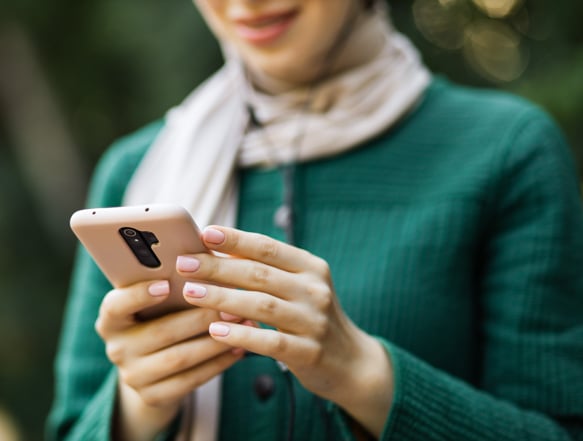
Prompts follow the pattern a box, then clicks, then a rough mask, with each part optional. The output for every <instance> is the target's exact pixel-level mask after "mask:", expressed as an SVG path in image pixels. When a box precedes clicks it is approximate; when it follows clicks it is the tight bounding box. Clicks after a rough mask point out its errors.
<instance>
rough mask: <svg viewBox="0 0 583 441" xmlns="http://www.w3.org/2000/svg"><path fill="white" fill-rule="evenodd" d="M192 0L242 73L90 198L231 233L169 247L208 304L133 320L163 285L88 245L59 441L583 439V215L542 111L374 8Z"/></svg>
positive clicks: (150, 130) (124, 159)
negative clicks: (204, 251)
mask: <svg viewBox="0 0 583 441" xmlns="http://www.w3.org/2000/svg"><path fill="white" fill-rule="evenodd" d="M197 5H198V7H199V9H200V10H201V12H202V14H203V16H204V17H205V19H206V21H207V22H208V23H209V25H210V26H211V28H212V30H213V32H214V33H215V34H216V36H217V37H218V38H219V40H220V42H221V43H222V45H223V48H224V51H225V54H226V59H227V62H226V64H225V67H224V68H223V69H222V70H221V71H219V72H218V73H217V74H215V75H214V76H213V77H212V78H211V79H210V80H209V81H207V82H206V83H205V84H204V85H202V86H201V87H200V88H199V89H198V90H196V91H195V92H194V93H193V94H192V95H191V96H190V97H188V99H187V100H186V101H185V102H184V103H183V104H181V105H180V106H179V107H178V108H176V109H174V110H173V111H172V112H171V113H170V114H169V115H168V116H167V118H166V119H165V120H164V121H163V122H160V123H156V124H153V125H151V126H149V127H147V128H145V129H143V130H141V131H139V132H138V133H136V134H134V135H132V136H130V137H128V138H125V139H123V140H121V141H120V142H118V143H117V144H116V145H115V146H114V147H113V148H112V149H110V150H109V152H108V153H107V154H106V155H105V157H104V158H103V159H102V161H101V163H100V166H99V168H98V170H97V172H96V175H95V177H94V181H93V186H92V191H91V195H90V198H89V205H90V206H113V205H120V204H122V203H123V204H138V203H151V202H175V203H180V204H182V205H184V206H186V207H188V208H189V210H190V211H191V213H192V214H193V216H194V218H195V219H196V220H197V222H198V223H199V224H202V225H209V224H214V226H211V227H208V228H206V229H205V231H204V234H203V238H204V240H205V243H206V245H207V246H208V247H209V248H210V249H211V250H214V251H217V252H218V253H217V254H216V255H193V256H180V257H179V259H178V261H177V271H179V272H180V273H181V274H182V275H184V276H186V277H188V278H189V279H190V280H192V281H191V282H188V283H186V285H185V287H184V297H185V299H186V300H187V301H188V302H189V303H191V304H192V305H194V306H200V307H201V308H193V309H191V310H190V309H189V310H187V311H184V312H180V313H176V314H171V315H168V316H165V317H163V318H160V319H156V320H152V321H148V322H138V321H136V320H135V313H136V312H138V311H140V310H142V309H144V308H146V307H148V306H151V305H154V304H156V303H159V302H163V301H164V299H165V298H166V296H167V295H168V283H167V282H166V281H163V280H160V281H148V282H143V283H139V284H137V285H135V286H131V287H127V288H125V289H118V290H111V286H110V285H109V284H108V283H107V281H106V280H105V279H104V278H103V276H102V275H101V274H100V272H99V271H98V270H97V269H96V267H95V266H94V264H93V263H92V262H91V260H90V259H89V258H88V257H87V255H86V254H83V253H81V254H80V256H79V258H78V262H77V265H76V269H75V274H74V278H73V284H72V291H71V294H72V297H71V300H70V304H69V308H68V312H67V318H66V322H65V327H64V331H63V340H62V344H61V349H60V352H59V358H58V363H57V384H58V387H57V398H56V402H55V406H54V408H53V411H52V414H51V418H50V423H49V434H50V437H51V439H67V440H77V439H79V440H90V439H91V440H93V439H95V440H97V439H103V440H105V439H110V438H111V439H115V440H127V441H132V440H153V439H158V438H157V437H159V438H161V439H177V438H180V439H186V440H197V441H198V440H205V441H206V440H214V439H221V440H227V439H229V440H238V439H241V440H273V439H295V440H321V439H334V440H338V439H368V438H372V439H385V440H513V441H515V440H518V439H520V440H526V439H528V440H530V439H541V440H547V441H548V440H567V439H582V438H583V369H582V367H581V366H582V364H581V363H582V362H583V319H582V318H583V295H582V292H583V276H582V274H583V273H582V271H581V270H580V269H581V268H583V216H582V214H583V211H582V207H581V202H580V198H579V192H578V180H577V176H576V173H575V171H574V168H573V164H572V160H571V158H570V156H569V151H568V148H567V147H566V146H565V144H564V141H563V138H562V136H561V134H560V133H559V132H558V131H557V129H556V128H555V126H554V125H553V124H552V123H551V122H550V121H549V119H548V118H547V117H546V115H544V114H543V113H542V112H541V111H540V110H538V109H536V108H534V107H533V106H531V105H529V104H528V103H525V102H523V101H521V100H519V99H517V98H514V97H510V96H507V95H503V94H499V93H494V92H485V91H475V90H469V89H464V88H460V87H457V86H454V85H452V84H450V83H448V82H447V81H445V80H443V79H434V78H431V77H430V75H429V74H428V72H427V71H426V69H425V68H424V67H423V65H422V64H421V62H420V61H419V58H418V56H417V54H416V52H415V50H414V49H413V48H412V47H411V45H410V44H409V43H408V42H407V40H406V39H405V38H404V37H402V36H401V35H399V34H397V33H396V32H394V31H393V30H392V29H391V28H390V26H389V24H388V23H387V21H386V20H385V17H384V15H383V10H382V7H380V5H375V4H373V3H371V2H368V1H363V0H337V1H336V2H334V4H333V5H331V4H330V2H329V1H325V0H278V1H266V0H255V1H252V0H198V1H197ZM234 227H236V228H234ZM248 231H252V232H253V233H250V232H248ZM259 233H261V234H259ZM285 242H288V243H285ZM232 257H236V258H232ZM332 280H334V282H332ZM108 291H109V292H108ZM106 292H108V293H107V294H106V295H105V297H104V294H105V293H106ZM95 320H96V326H95V327H96V330H97V334H98V335H97V334H96V333H95V330H94V322H95ZM106 354H107V356H106ZM249 354H256V355H255V356H250V355H249ZM276 361H277V362H276ZM288 386H289V387H288Z"/></svg>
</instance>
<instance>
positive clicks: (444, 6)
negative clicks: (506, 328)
mask: <svg viewBox="0 0 583 441" xmlns="http://www.w3.org/2000/svg"><path fill="white" fill-rule="evenodd" d="M4 3H5V4H1V5H0V8H1V10H0V79H1V78H2V73H3V72H8V71H9V70H10V69H8V68H9V67H10V65H11V64H16V62H17V61H18V53H16V52H14V51H12V50H11V49H14V47H17V46H14V47H13V48H10V47H9V46H10V44H11V43H10V42H11V41H14V40H13V39H11V38H10V36H14V35H23V36H24V37H25V39H26V41H28V42H30V47H31V48H32V52H31V53H30V54H29V55H31V56H32V57H33V58H34V60H35V61H36V64H34V66H35V67H34V69H36V70H37V72H36V73H35V74H36V76H32V77H31V78H28V77H27V78H28V83H26V84H27V85H28V86H27V88H26V90H29V91H30V85H31V84H32V85H34V84H35V81H37V82H38V78H42V80H43V81H45V82H46V84H47V85H48V89H49V92H50V94H49V95H47V97H45V98H46V99H45V101H46V100H52V104H53V105H54V106H53V107H49V108H51V109H53V110H51V111H50V112H48V113H51V115H46V117H47V118H48V119H47V121H58V122H59V123H61V124H62V125H63V128H64V130H65V132H66V134H67V135H68V136H69V137H70V139H71V140H72V141H71V142H72V144H73V146H74V151H75V154H76V155H79V157H80V160H81V164H80V165H79V166H70V167H75V168H76V169H77V168H78V169H79V170H80V171H81V178H79V177H78V176H75V174H74V173H73V171H72V170H71V169H70V168H69V169H60V168H59V167H56V168H55V169H50V170H49V171H50V172H51V173H52V174H53V175H55V176H56V175H59V176H60V177H63V176H64V177H65V178H68V179H70V182H69V188H71V189H73V188H76V189H78V188H80V187H83V188H84V186H85V185H86V183H87V180H88V178H89V171H90V170H91V169H92V168H93V166H94V164H95V162H96V160H97V159H98V157H99V156H100V154H101V153H102V152H103V150H104V149H105V148H106V146H107V145H108V144H110V143H111V142H112V141H113V140H114V139H115V138H117V137H119V136H121V135H123V134H125V133H128V132H131V131H132V130H135V129H137V128H138V127H140V126H141V125H143V124H145V123H147V122H149V121H151V120H153V119H157V118H159V117H161V116H162V115H163V114H164V112H165V111H166V110H167V109H168V108H169V107H170V106H172V105H174V104H176V103H178V102H180V100H181V99H182V98H183V97H184V96H185V95H186V94H187V93H188V92H189V91H190V90H191V89H192V88H193V87H194V86H196V85H197V84H198V83H200V82H201V81H202V80H203V79H204V78H206V77H207V76H208V75H209V74H210V73H212V72H213V70H215V69H216V68H217V67H218V66H219V65H220V63H221V59H220V54H219V51H218V46H217V44H216V42H214V41H213V40H212V38H211V35H210V33H209V31H208V29H207V28H206V27H205V25H204V24H203V22H202V20H201V18H200V16H199V15H198V14H197V12H196V10H195V8H194V7H193V6H192V4H191V3H190V2H189V1H186V0H166V1H164V2H160V1H154V0H141V1H137V0H100V1H92V0H87V1H85V2H79V1H72V0H53V1H51V2H38V1H32V0H19V1H18V2H10V3H7V2H4ZM390 3H391V9H392V15H393V21H394V22H395V24H396V26H397V27H398V28H399V29H400V30H402V31H403V32H404V33H406V34H407V35H408V36H409V37H410V38H411V39H412V40H413V41H414V43H415V44H416V45H417V46H418V47H419V48H420V50H421V52H422V53H423V56H424V59H425V61H426V62H427V64H428V65H429V66H430V67H431V68H432V69H433V70H434V71H435V72H437V73H440V74H443V75H445V76H447V77H450V78H451V79H453V80H455V81H457V82H460V83H464V84H469V85H474V86H479V87H496V88H501V89H505V90H509V91H512V92H515V93H518V94H521V95H523V96H525V97H527V98H529V99H531V100H533V101H535V102H537V103H539V104H540V105H542V106H543V107H545V108H546V109H547V110H548V111H549V112H550V113H551V114H552V115H553V116H554V117H555V118H556V119H557V121H558V122H559V124H560V125H561V126H562V128H563V129H564V130H565V132H566V134H567V136H568V138H569V141H570V143H571V145H572V146H573V147H574V151H575V153H576V154H577V156H578V157H579V158H580V162H581V160H583V154H582V149H583V124H581V123H580V118H581V116H580V115H583V27H582V26H581V19H582V18H583V2H571V1H567V0H557V1H555V2H552V3H551V2H548V1H546V0H394V1H391V2H390ZM15 30H17V31H15ZM3 44H4V45H3ZM7 47H8V49H7ZM18 47H20V46H18ZM22 47H27V46H26V45H25V46H22ZM2 48H4V50H2ZM31 69H32V68H31ZM20 77H21V75H18V74H16V78H14V77H12V78H10V77H9V78H8V80H6V78H5V81H4V83H2V82H1V81H0V115H1V116H2V118H0V206H2V208H3V209H2V210H0V228H1V232H2V237H3V239H4V241H3V246H2V247H1V248H0V264H1V268H2V272H1V273H0V296H1V299H2V302H3V307H2V308H0V353H1V354H3V355H2V364H1V365H0V407H4V408H6V409H8V411H9V412H10V413H11V414H12V415H13V416H14V417H15V419H16V422H17V424H18V425H19V426H20V427H21V429H22V431H23V432H24V436H23V439H25V440H28V439H30V440H35V439H41V438H42V425H43V422H44V419H45V416H46V413H47V411H48V407H49V404H50V400H51V394H52V361H53V356H54V351H55V345H56V341H57V335H58V332H59V328H60V320H61V314H62V308H63V305H64V302H65V293H66V285H67V279H68V274H69V270H70V265H71V259H72V255H73V249H74V240H73V239H72V235H70V234H68V231H67V224H66V219H67V218H68V216H69V214H70V212H64V213H63V212H59V213H57V215H58V216H57V217H56V219H63V221H62V231H63V232H64V237H66V238H65V239H63V236H62V235H58V234H55V232H54V230H51V229H50V228H48V227H47V225H46V222H45V218H46V217H47V210H50V209H51V205H52V203H56V202H57V201H55V200H51V201H49V204H48V205H47V204H44V205H43V204H41V203H39V189H42V188H43V187H44V186H45V184H47V182H46V181H43V179H44V180H46V179H50V175H51V173H49V174H48V176H49V178H47V177H46V176H44V177H42V179H41V178H39V177H36V174H35V173H31V172H27V171H26V170H27V164H26V161H29V159H27V156H23V155H22V151H23V145H21V144H20V143H21V139H24V138H23V137H22V136H20V135H22V133H20V132H22V131H23V128H22V127H20V126H19V125H18V124H16V123H15V121H25V122H26V124H24V127H26V128H27V130H28V129H30V130H31V131H34V130H35V129H36V130H37V131H38V130H40V129H39V127H42V125H37V124H35V120H34V118H33V119H31V118H28V119H27V118H23V117H22V115H23V114H24V115H25V116H26V115H27V114H29V113H31V114H32V112H27V110H32V109H24V113H23V109H21V108H19V106H18V104H19V102H18V95H16V100H15V98H14V95H12V96H11V101H10V100H6V99H4V101H3V100H2V99H1V98H2V90H1V88H2V84H3V87H4V89H5V90H4V96H5V97H6V95H7V89H9V88H10V82H11V81H15V80H20V79H21V78H20ZM35 78H36V79H35ZM7 82H8V86H7ZM23 95H24V94H23ZM38 96H39V94H37V93H34V90H32V92H31V99H32V101H30V102H34V99H35V98H38ZM7 103H11V104H10V105H9V104H7ZM29 105H30V104H29ZM22 106H25V104H22ZM22 106H20V107H22ZM36 110H38V109H36ZM56 113H58V114H59V115H58V116H59V119H54V117H55V114H56ZM14 115H21V116H20V117H19V119H18V118H15V117H14ZM51 118H53V119H51ZM19 131H20V132H19ZM43 135H45V133H44V132H43V131H41V133H40V134H39V136H40V139H43V138H42V136H43ZM50 136H52V135H50V134H46V144H45V143H44V142H42V143H39V145H38V146H37V149H38V150H37V152H38V154H44V155H47V158H48V159H50V155H51V154H52V153H53V152H52V151H49V152H47V151H44V150H43V149H45V150H46V148H48V147H47V146H50V145H51V142H52V143H53V145H55V143H58V142H60V141H59V139H61V138H54V137H53V138H51V137H50ZM55 136H56V135H55ZM35 139H39V137H37V138H35ZM28 158H30V157H28ZM47 166H48V165H47ZM35 179H37V180H38V182H35ZM59 198H62V199H70V200H67V202H68V203H69V205H68V206H73V207H80V206H82V205H83V200H82V199H81V198H79V197H78V196H76V195H75V193H74V192H73V191H71V192H67V191H64V192H61V193H60V194H59ZM55 206H56V207H63V206H67V205H62V204H56V205H55ZM55 210H61V211H63V210H64V209H63V208H55ZM59 216H60V217H59Z"/></svg>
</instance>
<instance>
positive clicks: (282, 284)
mask: <svg viewBox="0 0 583 441" xmlns="http://www.w3.org/2000/svg"><path fill="white" fill-rule="evenodd" d="M203 239H204V241H205V244H206V245H207V247H208V248H209V249H211V250H214V251H218V252H220V253H223V254H226V255H228V256H227V257H221V256H220V255H211V254H197V255H193V256H180V257H179V258H178V261H177V269H178V271H179V272H180V273H181V274H182V275H183V276H185V277H189V278H191V279H193V280H194V279H196V282H194V281H193V282H188V283H186V285H185V287H184V297H185V298H186V300H187V301H188V302H190V303H191V304H193V305H197V306H202V307H204V308H209V309H214V310H216V311H222V312H223V313H228V314H232V315H236V316H242V317H247V318H248V319H251V320H255V321H258V322H263V323H266V324H268V325H271V326H273V327H275V328H276V329H275V330H271V329H263V328H254V327H249V326H243V325H241V324H237V323H228V322H225V321H218V322H213V323H212V324H211V325H210V327H209V331H210V334H211V336H212V337H213V338H214V339H215V340H216V341H218V342H222V343H226V344H229V345H231V346H233V347H237V348H244V349H246V350H248V351H251V352H255V353H258V354H262V355H266V356H269V357H273V358H274V359H276V360H279V361H282V362H284V363H286V364H287V366H288V367H289V369H290V370H291V371H292V372H293V373H294V375H295V376H296V377H297V378H298V380H299V381H300V382H301V383H302V384H303V385H304V387H306V388H307V389H309V390H310V391H312V392H314V393H315V394H317V395H319V396H321V397H323V398H326V399H329V400H331V401H334V402H335V403H337V404H338V405H340V406H341V407H343V408H344V409H345V410H346V411H347V412H348V413H350V414H351V415H352V417H353V418H354V419H355V420H356V421H358V422H359V423H360V424H361V425H362V426H363V427H364V428H366V429H367V430H368V431H369V432H370V433H372V434H374V435H376V436H379V435H380V433H381V432H382V428H383V426H384V422H385V420H386V417H387V415H388V412H389V409H390V405H391V401H392V369H391V365H390V361H389V358H388V356H387V354H386V352H385V350H384V348H383V347H382V346H381V344H380V343H379V342H378V341H377V340H376V339H374V338H373V337H371V336H369V335H368V334H366V333H365V332H363V331H362V330H360V329H359V328H358V327H357V326H356V325H355V324H354V323H353V322H352V321H351V320H350V319H349V318H348V317H347V316H346V314H345V313H344V312H343V310H342V308H341V307H340V305H339V302H338V300H337V298H336V295H335V292H334V288H333V285H332V280H331V276H330V270H329V268H328V265H327V263H326V262H325V261H324V260H322V259H320V258H318V257H316V256H314V255H312V254H310V253H308V252H307V251H304V250H301V249H298V248H295V247H292V246H290V245H287V244H284V243H281V242H278V241H276V240H273V239H271V238H269V237H266V236H263V235H259V234H253V233H246V232H242V231H239V230H235V229H230V228H224V227H212V228H207V229H206V230H205V231H204V233H203ZM201 281H204V282H201Z"/></svg>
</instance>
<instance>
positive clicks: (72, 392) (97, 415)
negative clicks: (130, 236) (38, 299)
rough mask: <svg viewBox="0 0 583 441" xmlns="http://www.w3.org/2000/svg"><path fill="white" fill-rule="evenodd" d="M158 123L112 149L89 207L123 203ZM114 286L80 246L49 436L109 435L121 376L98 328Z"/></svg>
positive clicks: (94, 440)
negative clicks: (104, 303)
mask: <svg viewBox="0 0 583 441" xmlns="http://www.w3.org/2000/svg"><path fill="white" fill-rule="evenodd" d="M159 128H160V124H154V125H151V126H148V127H147V128H146V129H142V130H141V131H139V132H137V133H136V134H134V135H133V136H131V137H130V138H127V139H124V140H123V141H121V142H119V143H118V144H117V145H114V146H112V148H111V149H109V150H108V152H107V153H106V154H105V155H104V156H103V158H102V159H101V161H100V163H99V164H98V166H97V168H96V171H95V173H94V176H93V179H92V184H91V189H90V193H89V197H88V201H87V205H88V206H89V207H102V206H115V205H120V203H121V198H122V195H123V191H124V189H125V186H126V185H127V182H128V181H129V179H130V177H131V175H132V173H133V170H134V169H135V167H136V166H137V163H138V162H139V160H140V159H141V157H142V155H143V153H144V152H145V150H146V148H147V147H148V145H149V144H150V142H151V141H152V139H153V136H154V134H155V133H157V131H158V130H159ZM110 289H111V285H110V284H109V282H108V281H107V279H106V278H105V277H104V276H103V274H102V273H101V271H100V270H99V269H98V268H97V266H96V265H95V263H94V262H93V260H92V259H91V257H90V256H89V254H87V252H85V250H83V249H82V248H81V247H80V248H79V249H78V252H77V256H76V259H75V264H74V271H73V274H72V279H71V285H70V292H69V299H68V302H67V308H66V311H65V315H64V322H63V328H62V331H61V339H60V343H59V348H58V354H57V358H56V364H55V383H56V387H55V400H54V403H53V407H52V409H51V413H50V415H49V418H48V421H47V427H46V432H47V434H46V438H47V439H48V440H50V441H56V440H67V441H73V440H75V441H77V440H78V441H81V440H83V441H100V440H102V441H106V440H109V439H110V429H111V424H110V422H111V416H112V412H113V408H114V403H115V396H116V389H117V375H116V371H115V369H113V368H112V365H111V363H110V362H109V360H108V359H107V357H106V355H105V348H104V344H103V342H102V340H101V339H100V338H99V336H98V335H97V333H96V332H95V329H94V324H95V320H96V319H97V314H98V311H99V306H100V304H101V300H102V298H103V296H104V295H105V294H106V293H107V292H108V291H109V290H110Z"/></svg>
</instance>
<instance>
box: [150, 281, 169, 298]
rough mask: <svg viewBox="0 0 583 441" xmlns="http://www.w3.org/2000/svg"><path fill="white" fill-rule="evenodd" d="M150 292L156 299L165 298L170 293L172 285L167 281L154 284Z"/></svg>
mask: <svg viewBox="0 0 583 441" xmlns="http://www.w3.org/2000/svg"><path fill="white" fill-rule="evenodd" d="M148 292H149V293H150V295H151V296H154V297H159V296H165V295H166V294H168V293H169V292H170V284H169V283H168V281H167V280H163V281H161V282H155V283H152V284H151V285H150V286H148Z"/></svg>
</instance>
